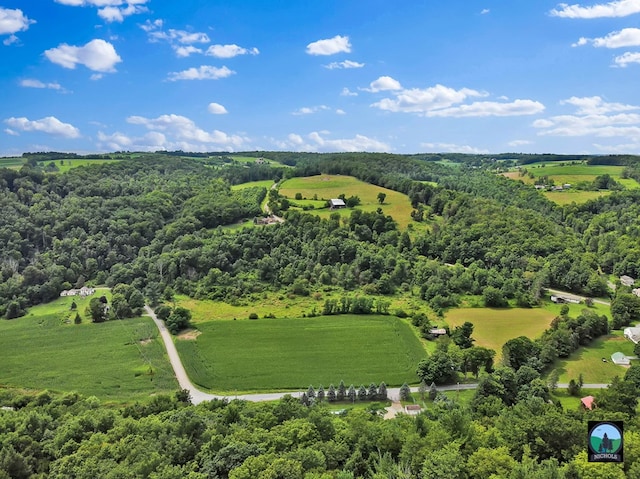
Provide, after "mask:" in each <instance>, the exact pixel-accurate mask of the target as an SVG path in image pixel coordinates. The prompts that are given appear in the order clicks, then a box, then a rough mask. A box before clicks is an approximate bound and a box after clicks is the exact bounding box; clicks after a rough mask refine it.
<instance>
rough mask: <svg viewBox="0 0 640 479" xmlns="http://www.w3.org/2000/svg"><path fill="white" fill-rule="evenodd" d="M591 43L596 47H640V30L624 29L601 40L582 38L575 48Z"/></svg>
mask: <svg viewBox="0 0 640 479" xmlns="http://www.w3.org/2000/svg"><path fill="white" fill-rule="evenodd" d="M587 43H591V44H592V45H593V46H594V47H604V48H621V47H637V46H640V28H623V29H622V30H620V31H619V32H611V33H609V34H608V35H606V36H604V37H600V38H584V37H583V38H580V39H579V40H578V41H577V42H576V43H574V44H573V46H581V45H586V44H587Z"/></svg>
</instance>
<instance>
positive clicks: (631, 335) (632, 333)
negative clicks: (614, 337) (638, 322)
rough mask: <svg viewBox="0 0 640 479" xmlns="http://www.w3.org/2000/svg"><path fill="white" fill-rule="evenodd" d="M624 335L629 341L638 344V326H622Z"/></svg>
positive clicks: (639, 330)
mask: <svg viewBox="0 0 640 479" xmlns="http://www.w3.org/2000/svg"><path fill="white" fill-rule="evenodd" d="M624 337H625V338H627V339H628V340H630V341H633V343H634V344H638V341H640V328H638V327H630V328H624Z"/></svg>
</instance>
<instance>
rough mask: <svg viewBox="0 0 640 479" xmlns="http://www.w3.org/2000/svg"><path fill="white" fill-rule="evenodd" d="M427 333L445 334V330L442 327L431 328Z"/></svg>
mask: <svg viewBox="0 0 640 479" xmlns="http://www.w3.org/2000/svg"><path fill="white" fill-rule="evenodd" d="M429 334H430V335H432V336H445V335H446V334H447V330H446V329H444V328H432V329H430V330H429Z"/></svg>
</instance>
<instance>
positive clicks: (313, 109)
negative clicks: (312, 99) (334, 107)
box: [291, 105, 331, 115]
mask: <svg viewBox="0 0 640 479" xmlns="http://www.w3.org/2000/svg"><path fill="white" fill-rule="evenodd" d="M330 109H331V108H329V107H328V106H327V105H318V106H304V107H302V108H300V109H298V110H296V111H294V112H293V113H291V114H292V115H311V114H312V113H317V112H319V111H325V110H330Z"/></svg>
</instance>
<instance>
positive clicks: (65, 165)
mask: <svg viewBox="0 0 640 479" xmlns="http://www.w3.org/2000/svg"><path fill="white" fill-rule="evenodd" d="M61 161H62V163H60V162H61ZM118 161H122V160H104V159H95V160H88V159H84V158H80V159H76V158H71V159H70V158H65V159H63V160H46V161H39V162H38V165H39V166H40V167H42V168H46V166H47V165H48V164H49V163H54V164H55V165H56V167H57V168H58V173H65V172H67V171H69V170H71V169H73V168H78V167H80V166H87V165H100V164H102V163H111V162H118Z"/></svg>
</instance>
